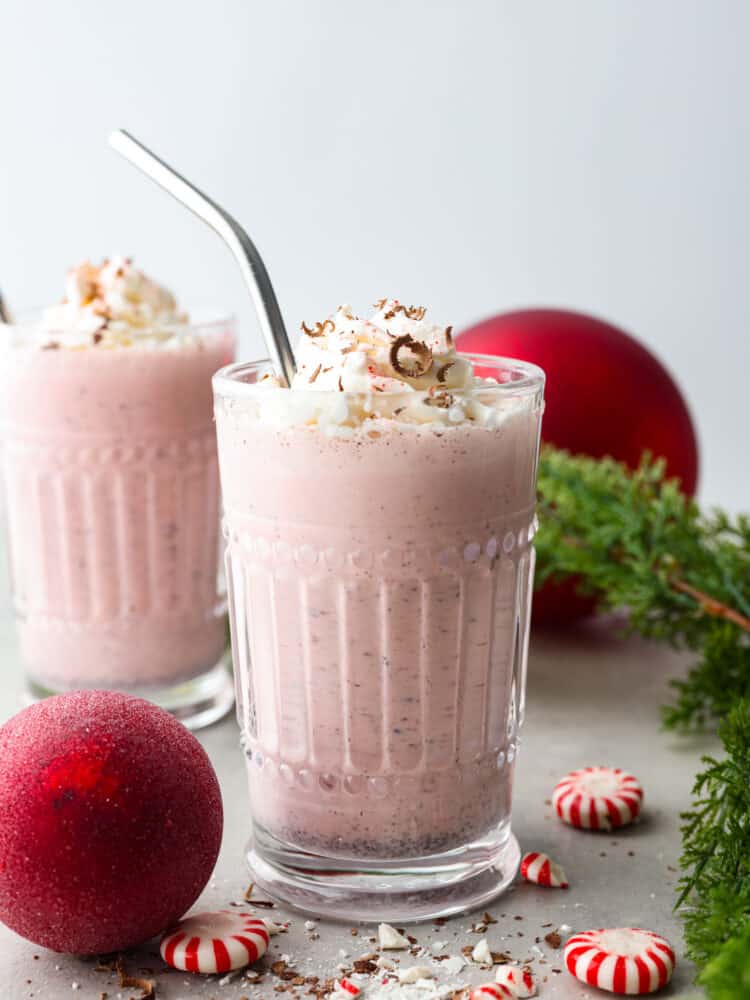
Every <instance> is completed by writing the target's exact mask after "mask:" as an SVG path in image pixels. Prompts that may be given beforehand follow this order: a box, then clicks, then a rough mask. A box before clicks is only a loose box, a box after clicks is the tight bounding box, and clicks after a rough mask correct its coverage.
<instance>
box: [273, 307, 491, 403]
mask: <svg viewBox="0 0 750 1000" xmlns="http://www.w3.org/2000/svg"><path fill="white" fill-rule="evenodd" d="M425 315H426V310H425V309H424V308H423V307H422V306H403V305H401V303H400V302H398V301H397V300H396V299H383V300H382V301H381V302H378V303H377V305H376V312H375V314H374V315H373V316H372V317H371V318H370V319H360V318H359V317H358V316H355V315H354V314H353V312H352V310H351V307H350V306H339V308H338V309H337V310H336V312H335V313H333V315H332V316H329V318H328V319H326V320H324V321H323V322H322V323H316V324H315V326H314V327H309V326H307V325H306V324H304V323H303V324H302V338H301V340H300V344H299V346H298V348H297V354H296V357H297V374H296V375H295V377H294V381H293V383H292V388H293V389H308V388H312V389H339V390H341V391H342V392H403V391H408V390H410V389H430V388H434V389H441V390H448V389H464V388H467V387H468V386H470V385H471V383H472V380H473V373H472V367H471V364H470V362H469V361H467V360H466V359H465V358H461V357H459V355H458V354H457V352H456V349H455V347H454V346H453V337H452V335H451V327H450V326H448V327H445V326H436V325H435V324H433V323H429V322H428V321H427V320H426V319H425Z"/></svg>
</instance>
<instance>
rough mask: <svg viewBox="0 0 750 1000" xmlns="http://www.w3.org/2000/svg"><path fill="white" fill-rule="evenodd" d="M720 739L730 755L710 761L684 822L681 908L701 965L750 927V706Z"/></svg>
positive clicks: (735, 715)
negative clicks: (746, 927) (745, 928)
mask: <svg viewBox="0 0 750 1000" xmlns="http://www.w3.org/2000/svg"><path fill="white" fill-rule="evenodd" d="M719 736H720V738H721V740H722V743H723V745H724V749H725V751H726V755H725V757H724V758H723V759H722V760H715V759H714V758H713V757H705V758H704V760H703V762H704V764H705V765H706V766H705V770H703V771H702V772H701V773H700V774H699V775H698V777H697V778H696V780H695V785H694V787H693V795H694V799H695V801H694V804H693V808H692V809H691V810H690V811H689V812H686V813H684V814H683V817H682V819H683V826H682V840H683V845H682V856H681V858H680V866H681V868H682V870H683V872H684V874H683V876H682V878H681V879H680V897H679V899H678V905H679V904H680V903H687V904H688V906H689V909H688V911H687V914H686V917H685V934H686V940H687V945H688V954H689V956H690V957H691V958H692V959H693V961H695V962H696V963H697V964H698V965H703V964H705V963H706V962H708V961H710V960H711V959H712V958H713V957H714V955H715V954H716V953H717V952H718V951H719V950H720V948H721V946H722V945H724V944H725V942H727V941H729V940H730V939H732V938H734V937H735V936H737V935H738V934H739V933H740V932H741V931H742V930H743V928H744V926H745V925H750V702H747V701H745V700H744V699H742V700H740V701H738V702H737V704H736V705H735V706H734V708H732V710H731V711H730V712H729V714H728V715H727V717H726V719H724V721H723V722H722V723H721V724H720V725H719ZM748 995H750V994H748Z"/></svg>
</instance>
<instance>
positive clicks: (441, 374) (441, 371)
mask: <svg viewBox="0 0 750 1000" xmlns="http://www.w3.org/2000/svg"><path fill="white" fill-rule="evenodd" d="M454 364H455V361H449V362H448V363H447V364H445V365H441V366H440V368H438V370H437V371H436V372H435V378H436V379H437V380H438V382H445V376H446V375H447V374H448V369H449V368H452V367H453V365H454Z"/></svg>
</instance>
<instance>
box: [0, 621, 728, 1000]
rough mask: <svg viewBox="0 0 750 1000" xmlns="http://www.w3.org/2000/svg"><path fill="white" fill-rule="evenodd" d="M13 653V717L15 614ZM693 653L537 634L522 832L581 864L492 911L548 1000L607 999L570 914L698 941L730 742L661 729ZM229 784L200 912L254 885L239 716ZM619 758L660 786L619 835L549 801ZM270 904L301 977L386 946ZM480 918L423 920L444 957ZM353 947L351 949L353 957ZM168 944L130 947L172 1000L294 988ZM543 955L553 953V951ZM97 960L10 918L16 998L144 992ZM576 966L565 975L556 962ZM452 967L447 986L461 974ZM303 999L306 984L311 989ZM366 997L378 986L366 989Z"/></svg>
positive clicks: (7, 983) (204, 737) (0, 710)
mask: <svg viewBox="0 0 750 1000" xmlns="http://www.w3.org/2000/svg"><path fill="white" fill-rule="evenodd" d="M0 653H2V654H3V661H4V663H5V682H4V684H3V686H2V689H1V690H0V716H1V717H2V718H3V719H4V718H6V717H8V716H10V715H11V714H13V712H14V711H16V710H17V708H18V699H19V691H20V687H21V684H20V677H19V675H18V670H17V668H16V666H15V656H14V651H13V642H12V639H11V634H10V627H9V625H7V624H4V625H3V628H2V634H1V638H0ZM685 663H686V661H685V659H684V658H681V657H679V656H677V655H676V654H674V653H672V652H670V651H669V650H665V649H662V648H660V647H657V646H654V645H651V644H646V643H644V642H641V641H639V640H636V639H630V640H628V641H624V640H622V639H620V638H618V636H617V632H616V630H613V629H612V628H608V627H606V626H604V625H603V624H596V625H593V626H586V627H582V628H579V629H577V630H576V631H575V632H570V633H566V634H564V635H556V636H543V637H539V636H537V637H535V639H534V640H533V642H532V650H531V660H530V669H529V694H528V710H527V721H526V726H525V728H524V732H523V746H522V751H521V755H520V759H519V764H518V770H517V774H516V785H515V794H514V830H515V832H516V834H517V836H518V838H519V840H520V842H521V846H522V848H523V850H541V851H545V852H547V853H549V854H550V855H551V856H552V857H553V858H554V859H555V860H557V861H558V862H559V863H561V864H562V865H563V867H564V868H565V870H566V872H567V875H568V878H569V881H570V889H569V890H567V891H564V892H563V891H559V890H551V889H546V890H545V889H541V888H538V887H536V886H532V885H527V884H517V885H515V886H514V887H513V888H512V889H511V890H510V891H509V892H508V893H506V894H505V895H504V896H502V897H501V898H500V899H498V900H497V901H496V903H495V904H493V905H492V906H491V907H490V908H489V909H490V913H491V914H493V915H494V916H495V917H496V918H497V921H498V922H497V923H496V924H492V925H490V926H489V928H488V930H487V939H488V943H489V945H490V947H491V948H492V950H494V951H504V952H510V953H511V954H512V955H513V957H514V958H516V959H518V960H525V959H532V960H533V961H532V968H533V969H534V971H535V973H536V975H537V977H538V979H539V984H540V997H542V998H544V1000H572V998H584V997H591V998H592V1000H593V998H594V997H596V996H602V997H603V996H605V995H608V994H602V993H599V992H598V991H597V990H595V989H592V988H590V987H585V986H583V985H582V984H580V983H578V982H577V980H575V979H573V978H572V977H571V976H570V975H569V974H568V973H567V972H566V971H564V967H563V962H562V949H559V950H555V949H553V948H551V947H550V946H549V945H548V944H547V943H546V942H545V941H544V936H545V935H546V934H548V933H549V932H550V931H552V930H554V929H556V928H559V927H561V926H564V925H567V926H568V927H571V928H573V930H578V931H580V930H586V929H589V928H591V927H602V926H629V925H636V926H643V927H647V928H649V929H651V930H654V931H656V932H658V933H660V934H663V935H664V936H665V937H667V938H669V939H670V940H671V941H672V942H673V944H674V945H675V946H676V948H677V950H678V954H680V953H681V951H682V941H681V936H680V921H679V919H678V918H677V917H676V915H675V914H674V913H673V912H672V906H673V903H674V899H675V892H674V885H675V880H676V878H677V875H676V864H677V858H678V854H679V843H680V840H679V812H680V810H682V809H684V808H685V807H686V806H687V805H688V803H689V801H690V789H691V785H692V780H693V776H694V774H695V772H696V770H697V768H698V766H699V758H700V755H701V754H702V753H705V752H710V751H713V750H714V749H715V746H716V744H715V741H714V740H713V739H709V738H690V739H687V738H679V737H675V736H672V735H668V734H665V733H664V732H663V731H662V730H660V727H659V710H658V706H659V704H660V702H661V701H663V700H664V698H665V696H666V687H667V682H668V680H669V678H670V677H672V676H674V675H676V674H679V673H680V672H681V671H682V670H684V667H685ZM200 738H201V741H202V742H203V744H204V746H205V747H206V750H207V751H208V753H209V754H210V756H211V759H212V761H213V763H214V765H215V767H216V770H217V772H218V775H219V779H220V781H221V786H222V791H223V795H224V806H225V813H226V821H225V834H224V843H223V848H222V852H221V857H220V859H219V863H218V865H217V868H216V871H215V874H214V877H213V879H212V881H211V882H210V884H209V886H208V887H207V888H206V890H205V892H204V894H203V896H202V897H201V899H200V900H199V902H198V904H197V908H200V909H211V908H223V907H226V906H227V904H228V903H230V902H231V901H241V900H242V894H243V892H244V890H245V888H246V886H247V884H248V882H249V875H248V872H247V871H246V870H245V868H244V863H243V860H242V854H243V848H244V844H245V840H246V838H247V834H248V811H249V810H248V801H247V793H246V787H245V775H244V764H243V760H242V757H241V754H240V751H239V748H238V731H237V728H236V724H235V721H234V718H233V717H230V718H227V719H225V720H224V721H223V722H222V723H220V724H218V725H216V726H214V727H212V728H211V729H209V730H206V731H205V732H203V733H202V734H201V736H200ZM589 764H611V765H613V766H620V767H623V768H626V769H628V770H630V771H632V772H633V773H635V774H636V775H637V776H638V777H640V779H641V781H642V782H643V785H644V787H645V796H646V798H645V809H644V815H643V820H642V822H641V823H639V824H638V825H637V826H634V827H631V828H628V829H625V830H623V831H621V832H619V833H616V834H605V833H585V832H581V831H576V830H573V829H571V828H569V827H566V826H564V825H563V824H562V823H560V822H559V821H558V820H557V818H556V817H555V816H553V814H552V810H551V808H550V806H549V799H550V794H551V791H552V788H553V786H554V784H555V781H556V780H557V779H558V778H559V777H561V776H562V775H563V774H564V773H566V772H567V771H569V770H572V769H574V768H576V767H582V766H586V765H589ZM259 915H261V916H272V917H273V919H275V920H277V921H279V922H281V921H282V920H289V921H290V927H289V930H288V932H287V933H285V934H282V935H279V936H277V937H274V938H272V939H271V946H270V948H269V957H270V959H271V961H273V960H274V959H277V958H279V957H280V956H281V955H282V954H283V955H285V956H287V957H288V961H289V963H290V965H293V966H294V968H296V969H297V970H298V971H299V973H300V974H301V975H317V976H319V977H320V978H321V979H326V978H328V977H330V976H335V975H336V974H337V971H338V970H337V966H338V965H339V963H343V964H346V963H347V962H349V961H351V960H353V959H354V958H357V957H360V956H362V955H364V954H367V953H371V952H372V951H373V950H374V945H373V944H372V943H371V941H370V940H369V939H370V938H372V937H373V936H374V927H370V926H361V927H359V928H358V929H357V934H356V936H355V935H354V934H353V933H352V928H350V927H349V926H342V925H335V924H326V923H324V922H322V921H321V922H319V924H318V926H317V928H316V929H315V930H314V931H312V932H311V931H310V930H306V929H305V918H304V917H300V916H298V915H295V914H294V913H287V912H285V911H283V910H282V909H280V908H276V909H274V910H262V911H260V913H259ZM478 916H479V915H475V916H474V917H470V916H466V917H456V918H453V919H451V920H450V921H448V922H447V923H446V924H445V925H444V926H441V927H436V926H435V925H433V924H431V923H430V924H425V925H414V926H413V927H411V928H410V930H409V933H411V934H413V935H414V936H415V937H416V938H417V940H418V942H419V944H420V945H422V946H425V947H426V948H427V949H430V947H431V946H432V945H433V944H434V943H435V942H439V943H440V944H439V946H438V947H436V949H435V951H436V953H442V954H450V955H455V954H460V951H461V948H462V947H464V946H466V945H467V944H475V943H476V942H477V940H478V936H477V934H476V933H471V930H470V928H471V926H472V924H473V923H474V921H475V919H477V917H478ZM344 953H345V954H344ZM390 954H391V955H393V956H394V957H395V958H397V959H398V960H399V962H400V965H401V967H402V968H405V967H409V966H412V965H428V966H429V965H431V964H433V967H434V968H435V969H436V970H439V969H440V963H431V960H430V957H429V956H428V957H427V958H417V957H415V958H412V957H411V956H409V955H408V954H404V953H390ZM155 956H156V950H155V948H153V947H152V948H151V949H148V948H147V949H146V950H145V951H144V952H143V953H140V954H138V955H134V956H128V959H127V965H128V968H129V969H130V970H132V971H133V972H136V971H137V970H138V969H139V968H149V969H153V970H156V975H155V979H156V980H157V996H158V998H159V1000H182V998H185V1000H187V998H193V997H203V998H214V1000H239V998H240V997H249V998H253V1000H256V998H262V997H272V996H276V995H278V994H277V993H276V992H275V987H277V986H279V984H280V980H279V979H277V978H276V976H275V975H274V974H273V973H272V972H270V971H269V972H267V973H266V975H265V976H264V979H263V982H262V983H261V984H260V985H251V984H249V983H248V981H247V980H246V979H245V978H244V974H243V973H237V974H234V975H233V976H231V977H230V980H229V981H228V982H226V981H221V980H220V978H219V977H217V976H211V977H202V976H189V975H186V974H181V973H175V972H171V973H164V972H163V971H160V970H161V969H162V968H163V966H162V963H161V961H160V959H158V958H157V957H155ZM540 956H543V957H540ZM95 966H96V963H95V962H87V961H82V960H80V959H77V958H73V957H70V956H63V955H57V954H54V953H51V952H46V951H44V950H43V949H40V948H38V947H36V946H34V945H33V944H30V943H28V942H26V941H23V940H21V939H20V938H19V937H17V936H16V935H15V934H13V933H12V932H11V931H9V930H7V929H6V928H4V927H3V926H1V925H0V998H2V1000H16V998H19V1000H20V998H27V997H28V998H31V997H38V998H46V1000H57V998H63V997H65V998H68V997H71V998H81V1000H84V998H86V1000H99V998H100V996H101V994H102V993H106V994H107V997H108V1000H120V998H123V1000H125V998H129V997H132V996H138V995H139V991H138V990H135V989H120V988H119V986H118V984H117V977H116V976H115V975H114V974H112V973H109V972H106V971H97V970H96V968H95ZM553 970H563V971H557V972H555V971H553ZM447 978H448V977H446V976H445V975H444V974H443V973H441V981H447ZM492 978H493V975H492V974H491V973H488V972H487V971H485V972H482V970H481V969H479V968H477V967H476V966H474V967H469V966H467V967H466V968H464V970H463V971H462V972H461V973H459V974H458V975H457V976H454V977H450V981H451V982H456V983H459V982H460V983H462V984H468V983H480V982H487V981H489V980H491V979H492ZM691 980H692V970H691V968H690V967H689V964H688V963H687V962H686V961H685V960H684V959H679V961H678V967H677V970H676V972H675V975H674V978H673V980H672V984H671V986H670V987H668V988H667V989H666V990H664V991H663V993H662V994H660V995H662V996H665V997H666V996H669V997H677V996H679V997H693V996H695V997H697V996H699V995H700V991H698V990H697V989H696V988H695V987H693V986H692V985H691ZM299 993H300V995H303V994H304V991H303V990H302V989H300V990H299ZM364 998H366V994H363V1000H364Z"/></svg>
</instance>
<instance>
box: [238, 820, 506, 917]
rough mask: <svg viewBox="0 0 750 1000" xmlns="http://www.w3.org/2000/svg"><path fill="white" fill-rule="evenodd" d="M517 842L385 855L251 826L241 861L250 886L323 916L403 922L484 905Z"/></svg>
mask: <svg viewBox="0 0 750 1000" xmlns="http://www.w3.org/2000/svg"><path fill="white" fill-rule="evenodd" d="M520 860H521V851H520V848H519V846H518V841H517V840H516V838H515V837H514V836H513V834H512V833H511V832H510V828H509V827H507V826H506V827H505V828H504V829H503V831H502V835H501V837H497V836H496V837H494V838H491V839H490V838H488V839H487V840H485V841H482V842H479V843H475V844H470V845H468V846H467V847H464V848H460V849H458V850H455V851H448V852H446V853H444V854H437V855H435V854H432V855H428V856H426V857H422V858H408V859H400V860H398V859H397V860H392V861H380V860H373V861H371V862H366V861H362V860H359V861H352V860H350V859H346V858H331V857H322V856H320V855H316V854H312V853H308V852H305V851H300V850H298V849H295V848H293V847H290V846H288V845H285V844H283V843H281V842H279V841H277V840H275V838H272V837H270V836H269V835H268V834H267V833H266V832H264V831H261V830H258V829H256V834H255V837H254V838H253V839H252V840H251V841H250V843H249V845H248V848H247V853H246V861H247V864H248V866H249V868H250V871H251V873H252V875H253V878H254V880H255V883H256V885H258V886H259V887H260V888H262V889H264V890H265V891H266V892H268V893H269V894H270V895H272V896H274V897H275V898H276V899H277V900H279V902H281V903H284V904H285V905H287V906H290V907H292V908H293V909H295V910H299V911H301V912H302V913H308V914H311V915H313V916H316V917H326V918H328V919H331V920H341V921H346V922H353V921H360V920H361V921H368V922H373V921H380V920H385V921H398V922H399V923H409V922H412V921H417V920H430V919H434V918H436V917H449V916H452V915H453V914H456V913H466V912H468V911H470V910H473V909H477V908H479V907H483V906H486V905H487V904H488V903H489V902H490V901H491V900H493V899H494V898H495V897H496V896H498V895H500V893H501V892H503V890H504V889H506V888H507V887H508V886H509V885H510V883H511V882H512V881H513V879H514V877H515V874H516V872H517V870H518V865H519V862H520Z"/></svg>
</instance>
